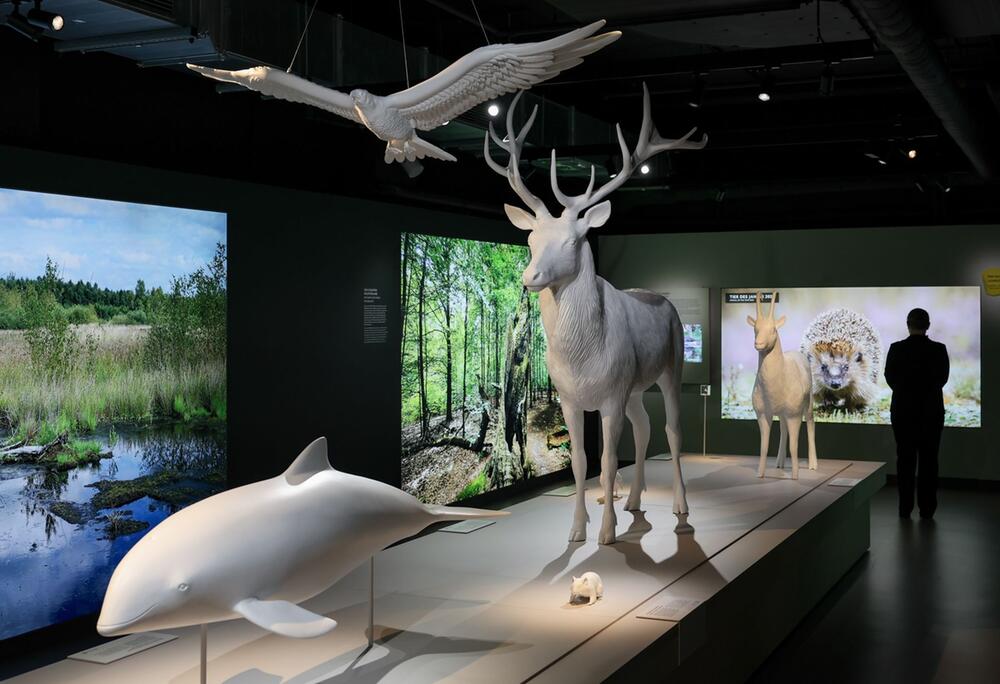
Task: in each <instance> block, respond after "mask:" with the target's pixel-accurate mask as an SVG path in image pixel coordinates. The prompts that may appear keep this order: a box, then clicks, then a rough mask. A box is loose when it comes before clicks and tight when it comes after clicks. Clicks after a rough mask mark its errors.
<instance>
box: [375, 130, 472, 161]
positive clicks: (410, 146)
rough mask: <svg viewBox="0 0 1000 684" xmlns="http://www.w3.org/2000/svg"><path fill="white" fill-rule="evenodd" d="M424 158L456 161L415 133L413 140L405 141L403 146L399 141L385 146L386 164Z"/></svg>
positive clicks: (393, 141) (390, 142) (392, 141)
mask: <svg viewBox="0 0 1000 684" xmlns="http://www.w3.org/2000/svg"><path fill="white" fill-rule="evenodd" d="M424 157H430V158H432V159H441V160H443V161H456V159H455V157H454V156H453V155H451V154H448V153H447V152H445V151H444V150H442V149H441V148H440V147H437V146H435V145H432V144H430V143H429V142H427V141H426V140H424V139H423V138H420V137H418V136H417V135H416V134H415V133H414V135H413V137H412V138H410V139H409V140H406V141H404V142H403V143H402V145H400V141H398V140H391V141H389V143H387V144H386V146H385V163H386V164H391V163H392V162H394V161H398V162H404V161H414V160H415V159H423V158H424Z"/></svg>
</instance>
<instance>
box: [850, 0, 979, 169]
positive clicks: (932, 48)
mask: <svg viewBox="0 0 1000 684" xmlns="http://www.w3.org/2000/svg"><path fill="white" fill-rule="evenodd" d="M851 4H852V5H853V7H854V8H855V9H856V10H857V11H858V12H859V13H860V14H861V15H862V18H863V19H864V20H865V21H867V23H868V24H869V26H870V27H871V28H872V29H873V30H874V31H875V33H876V35H877V36H878V39H879V41H880V42H881V43H882V44H883V45H884V46H885V47H887V48H889V49H890V50H891V51H892V53H893V54H894V55H895V56H896V59H897V60H899V64H900V66H902V67H903V70H904V71H906V73H907V75H908V76H909V77H910V80H912V81H913V84H914V85H915V86H916V87H917V89H918V90H919V91H920V93H921V94H922V95H923V96H924V99H926V100H927V103H928V104H929V105H930V107H931V109H932V110H933V111H934V113H935V114H936V115H937V117H938V118H939V119H940V120H941V124H942V125H943V126H944V128H945V130H946V131H948V133H949V135H951V137H952V138H953V139H954V141H955V142H956V143H957V144H958V146H959V147H960V148H961V149H962V152H964V153H965V156H966V157H968V158H969V161H970V162H972V165H973V167H975V169H976V172H977V173H978V174H979V175H980V176H982V177H983V178H992V177H993V176H994V175H995V174H996V173H997V164H996V161H995V159H994V154H992V153H991V149H993V148H991V146H990V143H989V141H988V140H987V134H986V131H987V128H986V126H985V125H984V124H983V123H982V122H980V121H978V120H977V118H976V116H975V115H974V114H973V112H972V110H971V108H970V107H969V104H968V103H967V102H966V100H965V97H964V96H963V94H962V92H961V91H960V90H959V88H958V85H956V83H955V81H954V79H953V78H952V77H951V74H950V73H949V72H948V67H947V66H946V65H945V63H944V60H943V59H942V57H941V53H940V52H939V51H938V49H937V46H936V45H934V42H933V41H932V40H931V38H930V36H928V35H927V32H926V31H924V29H923V27H922V26H921V25H920V22H919V21H918V19H917V17H916V16H915V15H914V13H913V11H912V10H911V9H910V7H909V6H908V4H907V3H906V2H903V1H902V0H851Z"/></svg>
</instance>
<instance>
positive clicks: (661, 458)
mask: <svg viewBox="0 0 1000 684" xmlns="http://www.w3.org/2000/svg"><path fill="white" fill-rule="evenodd" d="M671 458H673V457H672V456H671V455H670V454H655V455H653V456H650V457H649V458H647V459H646V460H647V461H669V460H670V459H671Z"/></svg>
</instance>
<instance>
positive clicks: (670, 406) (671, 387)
mask: <svg viewBox="0 0 1000 684" xmlns="http://www.w3.org/2000/svg"><path fill="white" fill-rule="evenodd" d="M677 348H678V350H679V354H681V355H683V353H684V345H683V343H681V344H679V345H678V347H677ZM681 359H682V360H681V361H680V362H679V363H677V364H676V368H677V370H676V371H675V372H674V373H671V372H670V370H668V371H667V372H666V373H664V374H663V375H662V376H660V379H659V380H657V382H656V384H657V385H659V387H660V392H662V393H663V404H664V409H665V411H664V412H665V413H666V418H667V424H666V429H667V444H669V445H670V455H671V456H673V463H674V515H676V516H677V518H678V520H677V527H675V528H674V531H675V532H691V531H693V528H692V527H691V526H690V525H688V524H687V514H688V503H687V489H686V488H685V486H684V475H683V473H681V375H680V368H681V363H683V356H681Z"/></svg>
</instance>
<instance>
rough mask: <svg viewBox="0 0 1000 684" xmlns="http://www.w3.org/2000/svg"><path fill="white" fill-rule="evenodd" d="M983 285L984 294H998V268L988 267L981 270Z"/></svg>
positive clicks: (999, 281) (993, 295)
mask: <svg viewBox="0 0 1000 684" xmlns="http://www.w3.org/2000/svg"><path fill="white" fill-rule="evenodd" d="M983 287H985V288H986V294H988V295H990V296H992V297H996V296H1000V268H988V269H986V270H985V271H983Z"/></svg>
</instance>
